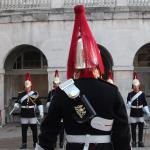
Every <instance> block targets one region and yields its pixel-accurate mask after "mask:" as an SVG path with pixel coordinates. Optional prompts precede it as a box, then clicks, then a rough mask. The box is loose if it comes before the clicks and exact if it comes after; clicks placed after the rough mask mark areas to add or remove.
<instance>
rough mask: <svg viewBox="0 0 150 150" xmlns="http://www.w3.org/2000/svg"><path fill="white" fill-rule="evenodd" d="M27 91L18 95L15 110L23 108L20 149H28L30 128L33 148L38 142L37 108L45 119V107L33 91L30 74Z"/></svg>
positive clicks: (25, 83) (27, 79) (28, 75)
mask: <svg viewBox="0 0 150 150" xmlns="http://www.w3.org/2000/svg"><path fill="white" fill-rule="evenodd" d="M24 87H25V90H24V91H22V92H19V93H18V98H17V101H16V102H15V104H14V110H15V109H18V108H19V107H20V108H21V128H22V145H21V147H20V149H26V148H27V130H28V126H30V128H31V130H32V133H33V147H35V144H36V142H37V118H36V115H35V113H36V112H35V108H36V106H37V107H38V109H39V112H40V117H41V118H43V116H44V113H43V105H42V103H41V101H40V100H39V94H38V93H37V92H36V91H33V90H32V81H31V77H30V74H29V73H27V74H26V80H25V82H24Z"/></svg>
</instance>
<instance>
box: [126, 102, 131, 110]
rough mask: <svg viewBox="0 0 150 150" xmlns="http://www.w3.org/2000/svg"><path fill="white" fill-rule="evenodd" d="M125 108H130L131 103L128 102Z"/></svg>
mask: <svg viewBox="0 0 150 150" xmlns="http://www.w3.org/2000/svg"><path fill="white" fill-rule="evenodd" d="M127 108H128V109H130V108H131V102H130V101H128V103H127Z"/></svg>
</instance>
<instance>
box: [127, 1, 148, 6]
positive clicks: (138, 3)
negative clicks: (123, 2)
mask: <svg viewBox="0 0 150 150" xmlns="http://www.w3.org/2000/svg"><path fill="white" fill-rule="evenodd" d="M128 5H129V6H150V0H129V2H128Z"/></svg>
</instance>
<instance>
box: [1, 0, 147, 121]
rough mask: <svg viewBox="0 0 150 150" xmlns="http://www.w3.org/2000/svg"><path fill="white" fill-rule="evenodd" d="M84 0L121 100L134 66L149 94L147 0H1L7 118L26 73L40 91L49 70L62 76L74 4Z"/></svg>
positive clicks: (3, 111)
mask: <svg viewBox="0 0 150 150" xmlns="http://www.w3.org/2000/svg"><path fill="white" fill-rule="evenodd" d="M78 3H83V4H85V5H86V7H87V18H88V21H89V25H90V28H91V30H92V33H93V35H94V37H95V39H96V41H97V44H98V46H99V48H100V50H101V52H102V54H103V59H104V61H105V66H106V70H107V71H108V70H109V69H111V70H112V71H113V74H114V82H115V84H116V85H117V86H118V87H119V89H120V91H121V93H122V96H123V98H124V100H125V101H126V96H127V93H128V92H129V91H130V90H131V82H132V77H133V75H132V74H133V71H137V72H138V73H139V78H140V81H141V83H142V88H143V89H144V90H145V92H146V95H147V98H148V100H149V95H150V0H146V1H145V0H143V1H142V0H134V1H133V0H129V1H128V0H116V1H115V0H106V1H102V0H80V1H78V0H41V1H39V0H34V1H30V0H11V1H10V0H1V2H0V11H1V13H0V110H1V116H2V122H3V123H4V122H5V119H6V120H7V118H8V117H9V116H8V113H9V111H10V108H11V106H10V104H11V100H12V97H16V96H17V91H20V90H22V89H23V82H24V75H25V73H26V72H30V73H31V78H32V80H33V85H34V88H35V89H36V90H38V91H39V94H40V96H46V95H47V92H48V90H50V89H51V86H52V80H53V74H54V70H55V69H58V70H59V71H60V77H61V80H62V81H64V80H65V79H66V62H67V57H68V51H69V47H70V41H71V36H72V30H73V21H74V13H73V6H74V5H76V4H78Z"/></svg>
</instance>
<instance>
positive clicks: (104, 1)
mask: <svg viewBox="0 0 150 150" xmlns="http://www.w3.org/2000/svg"><path fill="white" fill-rule="evenodd" d="M77 4H84V5H85V6H87V7H115V6H116V0H65V2H64V7H73V6H75V5H77Z"/></svg>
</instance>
